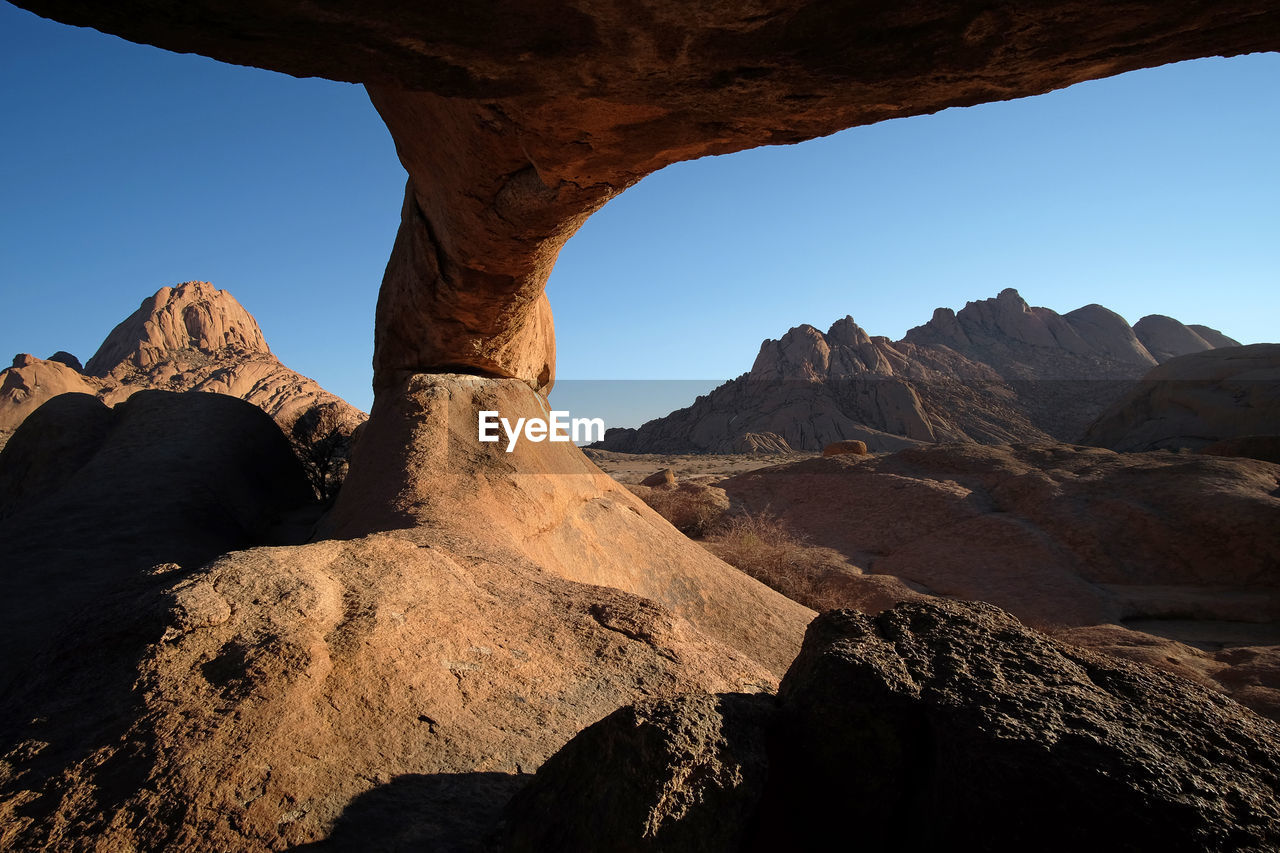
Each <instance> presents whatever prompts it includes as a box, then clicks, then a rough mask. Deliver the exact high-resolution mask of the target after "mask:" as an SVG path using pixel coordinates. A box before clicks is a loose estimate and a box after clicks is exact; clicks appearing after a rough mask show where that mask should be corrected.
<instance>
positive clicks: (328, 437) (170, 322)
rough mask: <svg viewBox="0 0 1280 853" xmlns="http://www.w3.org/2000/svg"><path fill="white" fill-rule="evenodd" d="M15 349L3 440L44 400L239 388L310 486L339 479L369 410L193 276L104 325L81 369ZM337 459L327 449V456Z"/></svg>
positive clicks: (4, 380)
mask: <svg viewBox="0 0 1280 853" xmlns="http://www.w3.org/2000/svg"><path fill="white" fill-rule="evenodd" d="M58 355H62V356H65V358H61V359H60V358H57V357H56V356H55V357H51V358H50V359H47V360H46V359H39V358H35V357H34V356H31V355H26V354H22V355H19V356H17V357H16V358H15V359H14V361H13V366H11V367H9V368H6V369H5V370H4V371H0V447H3V442H4V441H7V440H8V437H9V436H10V435H12V433H13V431H14V430H15V429H17V427H18V425H19V424H21V423H22V421H23V420H25V419H26V417H27V416H28V415H30V414H31V413H32V412H33V411H35V409H36V408H38V407H39V406H40V405H41V404H43V403H44V402H45V401H47V400H49V399H51V398H52V397H55V396H57V395H58V394H63V393H81V394H90V395H92V396H94V397H97V398H98V399H99V400H101V401H102V402H104V403H106V404H107V405H112V406H113V405H116V404H118V403H120V402H123V401H124V400H126V399H128V398H129V397H130V396H132V395H133V394H135V393H137V392H138V391H141V390H146V389H158V390H164V391H207V392H212V393H217V394H226V395H229V396H232V397H239V398H240V399H242V400H245V401H247V402H249V403H252V404H253V405H255V406H257V407H258V408H260V409H262V410H263V411H264V412H266V413H267V414H268V415H270V416H271V417H272V418H273V419H274V420H275V421H276V423H277V424H279V426H280V428H281V429H282V430H283V431H284V432H285V435H287V436H289V437H290V439H291V440H292V441H293V443H294V445H295V447H296V448H297V449H298V451H299V454H300V456H301V457H302V459H303V462H304V464H306V465H308V466H309V469H310V472H311V475H312V479H313V481H315V484H316V486H317V490H318V491H321V492H331V491H332V490H333V489H334V488H336V483H337V482H340V480H341V474H342V468H343V466H345V457H346V454H347V444H348V443H349V440H350V436H351V434H352V433H353V432H354V431H355V429H356V428H357V427H358V426H359V425H360V424H361V423H363V422H364V421H365V419H366V415H365V414H364V413H363V412H361V411H360V410H359V409H356V408H355V407H354V406H352V405H350V404H349V403H347V402H346V401H345V400H342V399H341V398H339V397H337V396H335V395H333V394H331V393H329V392H328V391H326V390H324V389H323V388H322V387H320V385H319V384H318V383H317V382H315V381H314V380H312V379H308V378H307V377H305V376H302V375H301V374H299V373H297V372H295V371H293V370H290V369H289V368H288V367H286V366H285V365H283V364H281V363H280V360H279V359H278V358H276V357H275V355H273V354H272V352H271V349H270V347H268V346H267V342H266V340H265V338H264V337H263V335H262V330H261V329H260V328H259V327H258V323H257V321H256V320H254V318H253V316H252V315H250V314H249V312H248V311H246V310H245V309H244V307H243V306H242V305H241V304H240V303H239V302H238V301H237V300H236V299H235V297H233V296H232V295H231V294H230V293H229V292H227V291H225V290H219V289H217V288H216V287H214V286H213V285H211V284H208V283H207V282H199V281H191V282H186V283H185V284H180V285H178V286H176V287H162V288H160V290H158V291H157V292H156V293H155V294H154V295H152V296H150V297H148V298H146V299H144V300H143V301H142V304H141V305H140V306H139V307H138V309H137V310H136V311H135V312H134V313H133V314H131V315H129V317H128V318H126V319H125V320H124V321H122V322H121V323H120V324H119V325H117V326H116V327H115V329H113V330H112V331H111V333H110V334H109V335H108V336H107V338H106V339H105V340H104V341H103V342H102V345H101V346H100V347H99V348H98V351H97V352H96V353H94V355H93V357H92V358H90V359H89V361H88V363H87V364H86V365H85V367H84V369H83V370H79V369H77V367H76V366H74V365H69V364H68V360H70V362H73V363H74V362H75V358H74V356H70V355H68V354H66V353H60V354H58ZM331 456H332V457H335V458H330V457H331Z"/></svg>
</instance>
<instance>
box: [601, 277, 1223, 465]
mask: <svg viewBox="0 0 1280 853" xmlns="http://www.w3.org/2000/svg"><path fill="white" fill-rule="evenodd" d="M1239 345H1240V344H1239V342H1237V341H1235V340H1232V339H1231V338H1229V337H1227V336H1226V335H1224V334H1222V333H1221V332H1219V331H1217V330H1215V329H1211V328H1208V327H1207V326H1199V325H1184V324H1183V323H1181V322H1179V321H1177V320H1175V319H1173V318H1171V317H1164V316H1161V315H1158V314H1153V315H1150V316H1147V317H1143V318H1142V319H1141V320H1139V321H1138V322H1137V323H1135V324H1134V325H1133V326H1130V325H1129V324H1128V323H1127V322H1126V321H1125V319H1124V318H1123V317H1121V316H1120V315H1119V314H1116V313H1115V312H1114V311H1110V310H1108V309H1106V308H1104V307H1102V306H1101V305H1086V306H1084V307H1083V308H1078V309H1076V310H1075V311H1071V312H1070V313H1067V314H1058V313H1057V312H1055V311H1052V310H1050V309H1048V308H1034V307H1031V306H1030V305H1028V304H1027V303H1026V301H1025V300H1024V299H1023V298H1022V297H1021V296H1020V295H1019V294H1018V292H1017V291H1016V290H1014V289H1013V288H1008V289H1006V290H1003V291H1001V292H1000V294H999V295H998V296H996V297H995V298H993V299H984V300H980V301H976V302H970V303H968V304H967V305H965V307H964V308H963V309H961V310H960V311H958V312H956V311H952V310H951V309H949V308H939V309H937V310H936V311H934V313H933V318H932V319H931V320H929V322H927V323H925V324H924V325H922V326H917V327H915V328H913V329H911V330H910V331H908V332H907V334H906V336H905V337H904V338H903V339H902V340H900V341H891V340H889V339H888V338H885V337H873V336H871V335H868V334H867V333H866V332H865V331H863V330H862V329H861V328H860V327H859V326H858V325H857V323H855V322H854V321H853V318H852V317H845V318H844V319H842V320H837V321H836V322H835V323H834V324H833V325H832V326H831V328H830V329H828V330H827V331H826V333H825V334H824V333H823V332H821V331H819V330H818V329H816V328H814V327H813V326H809V325H802V326H797V327H795V328H793V329H791V330H790V331H788V332H787V333H786V334H785V335H783V336H782V337H781V338H780V339H778V340H766V341H765V342H764V343H763V344H761V346H760V354H759V355H758V356H756V360H755V364H754V365H752V367H751V370H750V371H749V372H747V373H745V374H743V375H742V376H740V377H738V378H737V379H734V380H731V381H729V382H726V383H725V384H724V385H721V386H720V387H719V388H716V389H715V390H714V391H712V392H711V393H710V394H707V395H705V396H701V397H698V399H697V400H696V401H694V403H693V404H692V405H690V406H688V407H687V408H684V409H679V410H678V411H675V412H672V413H671V414H669V415H667V416H666V417H662V418H658V419H656V420H653V421H649V422H648V423H646V424H644V425H643V426H641V427H640V428H638V429H611V430H609V431H608V433H607V434H606V435H605V438H604V441H602V442H600V443H598V444H597V445H596V446H597V447H600V448H602V449H606V450H614V451H619V452H626V453H733V452H755V451H778V450H787V449H792V450H820V449H822V447H823V446H825V445H826V444H828V443H830V442H833V441H841V440H845V439H861V440H863V441H865V442H867V445H868V448H869V449H871V450H895V449H899V448H901V447H904V446H908V445H912V444H922V443H935V442H953V441H959V442H977V443H982V444H998V443H1009V442H1026V441H1049V440H1057V441H1075V440H1077V439H1078V438H1079V437H1080V435H1081V434H1082V433H1083V432H1084V430H1085V428H1086V427H1087V426H1088V424H1089V423H1090V422H1092V421H1093V420H1094V419H1095V418H1096V417H1097V416H1098V415H1099V414H1100V413H1101V412H1102V411H1103V410H1104V409H1106V407H1107V406H1108V405H1109V404H1110V403H1112V402H1113V401H1115V400H1116V399H1117V398H1118V397H1120V396H1121V395H1122V394H1124V393H1125V392H1126V391H1127V390H1128V389H1129V388H1130V387H1131V386H1132V384H1133V383H1134V381H1136V380H1137V379H1140V378H1141V377H1142V376H1143V374H1145V373H1146V372H1147V371H1148V370H1150V369H1151V368H1153V367H1155V366H1156V365H1158V364H1161V363H1163V362H1165V361H1168V360H1169V359H1171V358H1175V357H1177V356H1181V355H1186V354H1189V353H1194V352H1201V351H1204V350H1210V349H1216V348H1219V347H1231V346H1239Z"/></svg>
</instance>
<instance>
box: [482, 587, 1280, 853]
mask: <svg viewBox="0 0 1280 853" xmlns="http://www.w3.org/2000/svg"><path fill="white" fill-rule="evenodd" d="M1277 735H1280V728H1278V727H1277V725H1276V724H1275V723H1273V722H1271V721H1268V720H1264V719H1262V718H1260V717H1257V716H1255V715H1253V714H1251V713H1250V712H1248V711H1246V710H1244V709H1242V708H1240V706H1238V705H1236V704H1235V703H1233V702H1231V701H1229V700H1226V699H1224V698H1222V697H1221V696H1219V695H1217V694H1215V693H1213V692H1212V691H1208V690H1205V689H1203V688H1201V687H1199V686H1197V685H1195V684H1192V683H1189V682H1186V681H1183V680H1181V679H1178V678H1176V677H1173V676H1169V675H1165V674H1163V673H1158V672H1155V671H1153V670H1150V669H1147V668H1145V667H1138V666H1134V665H1132V664H1125V663H1121V662H1118V661H1115V660H1113V659H1110V658H1107V657H1105V656H1102V655H1097V654H1093V653H1090V652H1086V651H1082V650H1079V649H1075V648H1072V647H1070V646H1066V645H1063V644H1059V643H1056V642H1054V641H1052V640H1050V639H1049V638H1048V637H1045V636H1043V635H1040V634H1037V633H1036V632H1035V631H1031V630H1029V629H1027V628H1025V627H1023V626H1022V625H1020V624H1019V623H1018V622H1016V621H1015V620H1013V619H1012V618H1010V617H1009V616H1008V615H1007V614H1004V613H1002V612H1000V611H999V610H997V609H996V608H994V607H991V606H989V605H982V604H964V603H958V602H937V603H931V604H915V605H903V606H901V607H899V608H896V609H894V610H892V611H888V612H886V613H883V614H881V615H879V616H877V617H869V616H866V615H864V614H861V613H857V612H854V611H848V610H844V611H839V610H837V611H832V612H829V613H826V614H823V615H822V616H820V617H819V618H818V619H816V620H814V622H813V624H812V625H810V627H809V630H808V633H807V634H806V636H805V643H804V648H803V649H802V651H801V653H800V656H799V657H798V658H797V659H796V661H795V663H794V664H793V665H792V667H791V669H790V670H789V671H788V672H787V675H786V677H785V678H784V679H783V682H782V686H781V688H780V690H779V694H778V704H777V707H776V709H770V708H768V707H767V706H766V705H765V704H764V703H763V702H761V701H760V700H758V699H754V700H753V699H752V698H750V697H737V696H719V697H704V696H690V697H682V698H680V699H677V700H669V701H664V702H650V703H645V704H642V705H638V706H636V707H632V708H626V709H623V710H621V711H618V712H617V713H615V714H614V715H612V716H611V717H609V718H607V719H605V720H603V721H601V722H600V723H599V724H597V725H595V726H593V727H591V728H589V729H587V730H586V731H584V732H583V733H582V734H581V735H579V736H578V737H577V738H575V739H574V740H573V741H571V742H570V743H569V744H568V745H566V746H565V748H564V749H563V750H561V751H560V752H559V753H557V754H556V755H555V756H553V757H552V758H551V759H550V760H548V761H547V762H546V764H544V765H543V766H542V768H540V769H539V771H538V773H537V774H536V775H535V777H534V779H533V781H532V782H531V783H530V784H529V786H528V787H527V788H525V789H524V790H523V791H521V792H520V793H519V794H518V795H517V796H516V797H515V798H514V799H513V800H512V802H511V805H510V806H509V807H508V809H507V811H506V816H507V830H506V831H507V835H508V838H509V844H510V849H513V850H548V849H556V850H564V851H588V850H599V849H608V850H624V851H640V850H666V851H686V850H687V851H694V850H716V851H719V850H725V851H727V850H762V851H763V850H778V849H796V850H818V849H823V848H824V847H826V846H829V845H830V843H831V840H832V839H833V838H841V837H845V836H849V837H856V839H857V842H858V844H859V845H860V846H865V847H866V848H867V849H871V850H893V851H925V850H937V849H940V848H957V849H966V850H970V849H972V850H979V849H980V850H998V851H1013V850H1027V849H1033V848H1034V849H1037V850H1053V851H1058V850H1061V851H1068V850H1081V849H1085V848H1095V847H1098V846H1105V847H1106V848H1107V849H1113V850H1134V851H1137V850H1153V849H1159V850H1178V851H1188V853H1190V851H1205V850H1214V851H1223V852H1224V853H1225V851H1228V850H1253V851H1263V850H1267V849H1271V848H1273V847H1274V846H1275V845H1276V844H1277V843H1280V774H1278V773H1277V771H1276V766H1277V760H1280V751H1277V748H1276V737H1277Z"/></svg>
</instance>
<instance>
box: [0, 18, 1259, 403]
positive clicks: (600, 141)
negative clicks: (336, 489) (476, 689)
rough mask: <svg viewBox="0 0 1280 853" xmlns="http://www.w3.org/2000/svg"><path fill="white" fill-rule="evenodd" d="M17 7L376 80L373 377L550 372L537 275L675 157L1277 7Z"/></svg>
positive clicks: (1124, 51) (1161, 45) (1252, 33)
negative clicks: (397, 201)
mask: <svg viewBox="0 0 1280 853" xmlns="http://www.w3.org/2000/svg"><path fill="white" fill-rule="evenodd" d="M17 5H19V6H23V7H25V8H27V9H30V10H32V11H34V12H36V13H38V14H41V15H45V16H48V17H50V18H54V19H56V20H59V21H63V22H65V23H70V24H77V25H87V26H92V27H96V28H97V29H100V30H103V31H106V32H110V33H115V34H117V35H120V36H123V37H124V38H127V39H130V40H132V41H137V42H145V43H148V44H153V45H156V46H159V47H163V48H167V49H169V50H175V51H183V52H195V53H201V54H204V55H206V56H210V57H213V58H215V59H220V60H224V61H226V62H232V63H237V64H241V65H253V66H258V67H260V68H268V69H272V70H275V71H283V72H285V73H288V74H293V75H297V76H320V77H327V78H330V79H334V80H345V81H351V82H357V83H363V84H365V86H366V87H367V89H368V91H369V96H370V98H371V99H372V100H373V103H374V105H375V106H376V107H377V109H378V112H379V113H380V114H381V115H382V118H383V119H384V120H385V121H386V123H387V126H388V128H390V131H391V135H392V137H393V138H394V140H395V143H396V147H397V150H398V151H399V154H400V159H401V161H402V162H403V163H404V166H405V168H406V169H407V170H408V172H409V182H408V187H407V189H406V192H405V202H404V208H403V212H402V219H401V225H400V232H399V235H398V236H397V238H396V242H395V247H394V249H393V250H392V256H391V261H390V263H389V264H388V266H387V270H386V275H385V278H384V279H383V283H382V291H381V295H380V297H379V300H378V313H377V328H376V336H377V343H376V349H375V355H374V370H375V386H376V387H377V388H378V389H379V391H382V390H383V389H386V388H388V387H390V386H391V385H394V384H396V383H395V381H394V378H393V376H394V374H396V373H397V372H399V371H405V370H408V371H414V372H441V371H457V372H472V373H480V374H485V375H493V376H506V377H516V378H519V379H523V380H525V381H526V382H528V383H530V384H531V385H533V386H534V387H535V388H537V389H540V390H545V389H549V388H550V386H551V383H552V382H553V381H554V376H555V341H554V335H553V330H552V321H551V311H550V308H549V307H548V303H547V300H546V297H545V295H544V293H543V288H544V286H545V284H546V281H547V277H548V275H549V274H550V272H551V268H552V265H553V264H554V263H555V259H556V255H557V253H558V252H559V250H560V247H561V246H563V245H564V243H565V241H566V240H568V239H569V237H570V236H571V235H572V234H573V233H574V231H575V230H577V228H578V227H579V226H580V225H582V223H583V221H584V220H585V219H586V218H587V217H588V216H590V215H591V214H592V212H594V211H595V210H597V209H599V208H600V207H601V206H602V205H603V204H604V203H605V202H607V201H608V200H609V199H610V198H612V197H613V196H614V195H616V194H617V193H619V192H621V191H622V190H624V189H626V188H627V187H628V186H630V185H631V184H633V183H635V182H636V181H638V180H640V179H641V178H643V177H644V176H645V175H647V174H649V173H650V172H653V171H655V170H657V169H661V168H662V167H663V166H666V165H668V164H671V163H674V162H677V161H680V160H688V159H691V158H694V157H701V156H704V155H707V154H724V153H727V152H730V151H737V150H740V149H744V148H750V147H753V146H757V145H770V144H779V143H793V142H799V141H802V140H805V139H809V138H812V137H815V136H822V135H824V134H829V133H833V132H835V131H837V130H841V129H843V128H847V127H852V126H855V125H862V124H870V123H872V122H877V121H882V120H884V119H888V118H897V117H901V116H908V115H915V114H920V113H929V112H933V111H936V110H940V109H943V108H945V107H952V106H964V105H971V104H977V103H981V102H984V101H993V100H1002V99H1007V98H1016V97H1022V96H1027V95H1035V94H1039V93H1041V92H1045V91H1048V90H1051V89H1055V88H1060V87H1062V86H1068V85H1070V84H1073V83H1078V82H1080V81H1082V80H1088V79H1092V78H1097V77H1105V76H1108V75H1112V74H1118V73H1121V72H1124V71H1130V70H1133V69H1137V68H1142V67H1146V66H1153V65H1159V64H1162V63H1167V62H1174V61H1177V60H1183V59H1191V58H1195V57H1201V56H1208V55H1214V54H1222V55H1233V54H1241V53H1249V52H1255V51H1266V50H1277V49H1280V8H1278V7H1277V6H1276V5H1275V4H1274V3H1270V2H1266V0H1227V2H1209V0H1172V1H1171V2H1163V3H1156V2H1140V3H1126V4H1122V5H1116V4H1110V3H1093V2H1082V0H1036V2H1030V0H1023V2H990V0H980V1H979V0H962V2H937V0H932V2H929V1H928V0H926V2H913V3H897V2H855V0H824V1H823V2H805V0H734V2H726V1H725V0H694V2H684V0H681V2H674V0H495V2H464V3H447V4H440V3H418V2H408V0H365V2H361V3H354V2H352V3H343V2H334V0H324V1H323V2H300V0H299V2H273V3H262V2H259V1H258V0H189V1H188V2H183V3H177V4H156V3H143V2H139V0H123V2H114V3H99V2H92V0H18V3H17ZM940 144H945V143H944V142H943V141H941V140H940Z"/></svg>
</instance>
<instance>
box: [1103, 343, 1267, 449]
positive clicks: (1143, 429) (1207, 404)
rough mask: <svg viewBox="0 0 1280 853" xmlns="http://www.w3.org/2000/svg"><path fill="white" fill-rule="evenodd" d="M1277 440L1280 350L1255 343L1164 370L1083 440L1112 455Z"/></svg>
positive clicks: (1113, 409)
mask: <svg viewBox="0 0 1280 853" xmlns="http://www.w3.org/2000/svg"><path fill="white" fill-rule="evenodd" d="M1276 435H1280V344H1253V345H1251V346H1247V347H1238V348H1232V349H1224V350H1213V351H1204V352H1195V353H1193V354H1191V355H1185V356H1182V357H1180V358H1174V359H1172V360H1170V361H1168V362H1166V363H1164V364H1161V365H1160V366H1159V367H1157V368H1154V369H1153V370H1151V371H1150V372H1149V373H1147V374H1146V375H1145V376H1143V377H1142V381H1141V382H1140V383H1138V384H1137V385H1136V386H1135V387H1134V388H1133V389H1132V390H1131V391H1129V393H1127V394H1125V395H1124V397H1122V398H1121V399H1120V400H1118V401H1116V403H1115V404H1113V405H1112V406H1111V407H1110V408H1109V409H1107V411H1106V412H1104V413H1103V414H1102V415H1101V416H1100V417H1099V418H1098V420H1097V421H1095V422H1094V423H1093V424H1091V425H1090V426H1089V428H1088V430H1087V431H1086V432H1085V434H1084V437H1083V439H1082V440H1083V442H1084V443H1085V444H1092V445H1095V446H1097V447H1109V448H1111V449H1112V450H1126V451H1141V450H1157V449H1162V448H1164V449H1177V448H1186V449H1191V450H1199V449H1201V448H1208V447H1209V446H1211V445H1213V444H1215V443H1218V442H1223V441H1226V440H1241V439H1245V438H1249V437H1259V441H1266V439H1265V437H1266V436H1276ZM1219 452H1221V449H1220V450H1219ZM1242 455H1250V454H1247V453H1245V454H1242Z"/></svg>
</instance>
